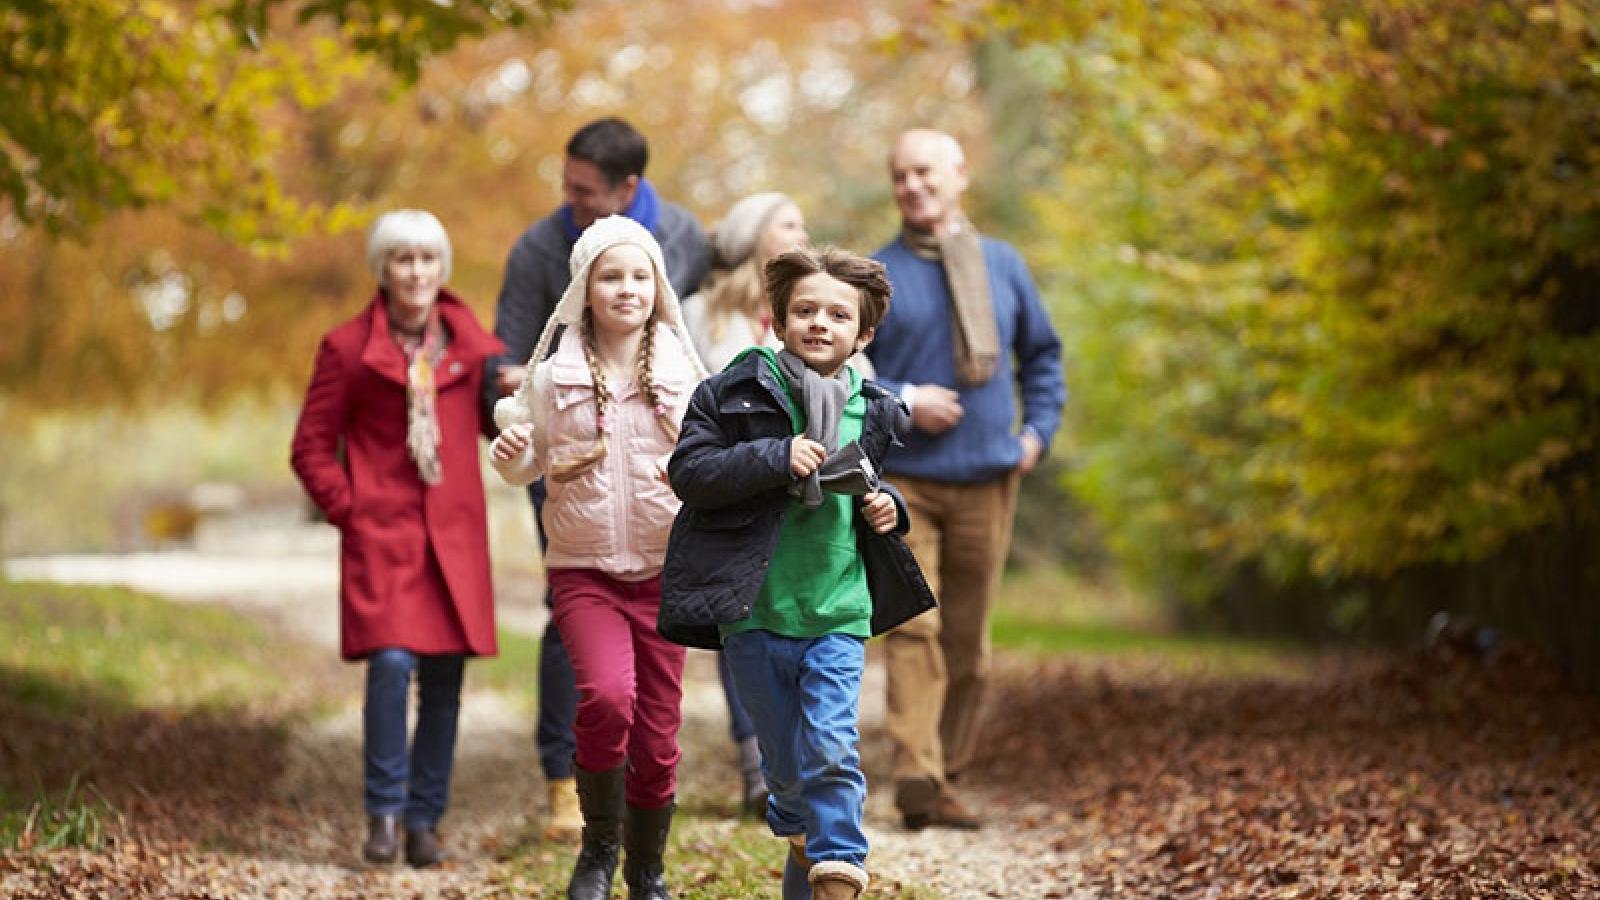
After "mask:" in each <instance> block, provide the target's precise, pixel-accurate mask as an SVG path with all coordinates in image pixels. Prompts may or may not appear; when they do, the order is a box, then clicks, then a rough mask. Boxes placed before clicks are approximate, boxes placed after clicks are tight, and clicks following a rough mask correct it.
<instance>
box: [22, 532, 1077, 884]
mask: <svg viewBox="0 0 1600 900" xmlns="http://www.w3.org/2000/svg"><path fill="white" fill-rule="evenodd" d="M8 569H9V571H10V572H11V574H12V575H13V577H43V578H49V579H52V580H60V581H80V582H94V583H119V584H126V585H129V586H133V587H137V588H139V589H141V590H146V591H150V592H152V593H157V594H162V595H164V596H169V597H173V598H176V599H180V600H186V601H193V602H208V603H209V602H216V603H223V604H226V605H228V606H230V607H232V608H234V609H237V610H239V611H241V612H244V613H246V614H247V615H250V616H252V617H255V618H258V619H260V620H262V621H264V622H266V623H268V624H269V625H270V626H271V627H273V628H274V629H275V630H281V631H283V632H286V633H288V634H291V635H293V636H295V637H298V638H300V639H303V640H305V641H306V642H308V643H310V644H312V645H314V646H315V647H317V648H319V651H322V652H325V654H326V658H327V660H328V661H329V662H328V665H326V666H314V667H311V668H309V669H308V670H307V671H305V673H304V677H305V678H307V679H312V680H314V681H315V682H316V683H315V685H314V686H311V687H310V688H309V689H310V690H312V691H315V692H316V694H317V695H318V696H319V697H320V698H321V700H322V702H321V705H322V707H323V708H325V709H327V710H328V711H327V712H326V713H325V714H323V715H321V716H319V717H317V718H314V719H311V720H308V721H299V722H296V723H294V724H293V725H292V727H291V729H290V731H289V733H288V734H287V735H286V736H284V741H285V744H284V747H283V760H284V762H283V766H282V769H281V771H276V772H274V773H272V774H271V775H270V781H271V783H269V784H261V785H260V786H259V799H260V803H259V804H258V805H257V807H256V808H253V809H240V810H233V811H230V810H229V809H227V808H226V807H227V804H228V803H232V804H234V805H241V804H245V805H248V804H249V803H250V798H249V797H248V796H246V797H242V798H238V797H236V798H233V799H232V800H229V801H225V802H223V804H222V806H223V808H222V809H221V810H220V811H218V810H216V809H212V810H210V811H208V812H207V813H206V815H208V816H212V815H215V816H218V817H220V818H222V819H224V820H227V819H229V818H230V816H237V820H236V821H232V822H230V821H223V822H221V823H219V824H218V826H217V829H216V833H217V834H219V835H222V837H220V838H218V839H217V840H216V844H217V845H216V846H214V847H209V848H202V847H185V846H183V845H182V843H180V844H179V845H177V846H176V847H174V846H170V845H168V844H165V843H163V844H161V845H160V849H159V850H158V851H152V850H150V849H149V848H147V847H144V846H138V845H134V846H123V847H121V848H115V849H114V850H113V851H112V852H110V853H102V854H56V855H55V858H54V860H53V864H52V865H51V866H50V867H48V868H47V869H46V870H44V871H40V870H37V869H31V868H26V867H22V868H19V867H17V866H15V865H12V866H0V895H3V896H14V897H55V896H60V895H63V892H66V891H67V890H68V889H69V888H83V889H88V893H87V894H85V895H86V896H94V895H95V894H96V893H97V892H98V891H97V890H96V886H97V885H98V886H100V888H102V889H104V888H106V887H108V886H110V885H114V884H120V885H121V886H122V887H123V888H124V889H131V890H130V892H129V893H128V894H127V895H128V896H170V897H240V896H249V897H295V898H301V897H328V898H344V897H389V896H392V897H418V896H420V897H452V898H454V897H480V896H499V895H500V894H499V893H497V890H496V887H495V884H496V879H495V878H494V876H495V874H496V872H497V871H498V869H499V867H500V866H501V863H500V860H501V859H503V858H504V856H505V854H506V853H507V852H508V851H509V849H510V848H512V847H515V846H517V845H519V844H520V843H522V842H524V841H526V840H528V839H529V836H530V835H532V834H534V833H535V832H536V830H537V826H538V824H539V814H540V806H541V803H542V798H543V795H544V786H543V783H542V778H541V775H540V773H539V767H538V764H537V757H536V756H535V753H534V749H533V743H532V739H531V734H532V721H531V719H532V713H531V710H529V709H526V708H523V707H524V704H523V703H522V702H521V700H520V698H518V697H511V696H508V695H505V694H501V693H497V692H495V691H491V690H486V689H480V688H477V687H474V685H473V681H472V675H471V668H472V667H471V666H470V665H469V667H468V679H467V689H466V692H465V695H464V698H463V708H462V717H461V724H460V732H459V738H458V751H457V762H456V768H455V776H454V781H453V785H452V798H451V808H450V812H449V814H448V816H447V818H446V820H445V822H444V823H443V827H442V829H441V831H442V833H443V834H444V836H445V838H446V841H447V843H448V845H449V847H450V849H451V850H452V851H453V853H454V856H455V862H454V864H453V865H451V866H450V867H449V868H447V869H445V870H442V871H432V872H416V871H413V870H409V869H407V868H405V867H386V868H371V867H368V866H365V865H363V864H362V863H361V861H360V859H359V858H358V846H359V842H360V837H361V829H362V828H363V816H362V813H361V806H360V797H361V785H360V752H361V715H360V705H361V686H362V669H361V667H360V666H355V665H343V664H338V663H337V662H336V661H335V660H336V647H337V619H336V603H335V600H334V596H335V590H336V575H335V571H334V560H333V555H332V545H331V543H330V542H328V541H327V540H326V539H325V537H320V536H317V535H315V534H313V535H310V536H309V537H307V538H306V539H304V540H303V541H301V542H300V543H297V544H291V545H287V546H286V545H283V544H282V543H281V542H280V544H279V545H278V546H277V548H276V549H275V551H274V552H273V553H271V554H262V553H259V552H250V551H248V550H240V549H238V548H234V549H233V550H232V551H231V552H227V553H215V552H212V553H198V552H187V553H183V552H180V553H166V554H142V555H134V556H126V557H75V558H53V559H47V560H31V561H13V563H12V564H11V565H9V566H8ZM497 591H498V595H497V596H498V601H499V605H500V623H501V627H502V628H503V629H511V630H515V631H520V632H524V633H527V634H537V633H538V632H539V630H540V629H542V628H543V625H544V610H543V605H542V602H540V599H539V592H540V591H541V586H540V585H539V584H537V583H536V582H532V581H530V580H528V579H519V580H515V581H507V582H503V583H501V584H499V585H498V586H497ZM527 675H528V678H529V679H530V681H531V680H532V679H533V678H534V677H535V673H534V672H532V671H530V672H528V673H527ZM882 714H883V683H882V673H881V667H880V666H879V665H878V664H877V663H876V661H875V660H873V661H872V662H870V663H869V670H868V678H867V683H866V686H865V689H864V692H863V723H862V724H863V734H864V741H863V756H864V760H865V764H866V768H867V774H868V781H869V801H868V808H867V812H868V822H867V824H868V834H869V837H870V839H871V842H872V856H871V858H870V859H869V867H870V868H871V870H872V873H873V876H874V878H875V879H877V880H879V881H880V882H885V881H887V882H901V883H905V884H916V885H922V886H927V887H932V888H934V889H936V890H938V891H941V892H942V894H943V896H945V897H948V898H969V897H973V898H977V897H1019V898H1021V897H1068V896H1073V895H1072V894H1071V893H1067V892H1065V888H1064V885H1065V884H1066V882H1065V881H1063V880H1062V875H1063V872H1064V868H1063V867H1064V866H1067V865H1068V864H1070V859H1069V858H1068V857H1067V856H1066V855H1065V854H1064V853H1063V852H1061V851H1059V850H1057V849H1055V846H1054V845H1055V843H1056V835H1057V834H1058V833H1059V832H1058V829H1057V828H1056V827H1054V821H1053V819H1052V812H1051V810H1050V809H1049V808H1048V807H1047V806H1045V805H1044V804H1038V805H1034V806H1029V805H1022V806H1018V805H1015V804H1013V805H1011V806H1010V807H1009V808H1005V809H1002V805H1001V803H1000V802H999V799H998V798H989V797H986V796H985V794H984V792H983V791H982V789H981V787H978V786H973V787H971V789H970V790H969V793H970V795H971V797H972V798H973V799H974V800H975V801H977V802H978V803H979V805H982V806H987V807H989V808H990V809H991V810H993V811H994V812H995V815H996V818H995V822H994V824H993V825H992V826H991V827H989V828H988V829H986V830H984V831H981V832H978V833H976V834H973V833H957V832H942V831H925V832H921V833H917V834H911V833H907V832H905V831H903V830H902V829H900V828H899V826H898V819H897V816H896V815H895V813H894V810H893V806H892V802H891V799H890V793H891V792H890V791H889V790H888V789H887V785H888V779H887V774H886V773H887V741H886V738H885V737H884V735H883V731H882V725H881V723H882ZM681 742H682V744H683V748H684V756H683V763H682V764H681V766H680V781H681V785H680V796H681V797H682V798H684V800H685V801H687V802H688V803H691V804H693V803H696V800H695V799H694V798H715V799H712V800H709V801H706V802H705V804H704V805H708V806H712V807H720V808H727V809H734V808H736V796H737V793H736V792H737V782H738V777H737V774H736V770H735V768H734V751H733V748H732V745H731V743H730V741H729V739H728V737H727V714H726V709H725V707H724V703H723V699H722V693H721V688H720V686H719V684H718V682H717V675H716V666H715V663H714V658H713V657H712V656H711V655H710V654H705V653H701V652H698V651H696V652H692V653H691V654H690V662H689V666H688V670H687V674H686V679H685V700H684V725H683V731H682V734H681ZM990 801H993V802H990ZM150 814H151V815H161V813H160V812H159V811H151V812H150ZM146 824H148V823H146ZM170 825H171V827H170V828H169V827H160V828H154V829H152V831H154V832H156V833H176V834H180V835H181V834H184V833H186V832H185V829H184V827H183V823H181V822H180V823H170ZM141 885H142V887H141ZM559 887H560V886H550V890H549V891H548V892H547V893H546V894H545V896H557V895H559ZM773 895H774V896H776V885H774V893H773Z"/></svg>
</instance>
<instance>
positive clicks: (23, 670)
mask: <svg viewBox="0 0 1600 900" xmlns="http://www.w3.org/2000/svg"><path fill="white" fill-rule="evenodd" d="M0 634H4V635H5V640H3V641H0V690H3V691H5V692H6V693H9V694H11V695H12V697H13V699H15V700H18V701H20V702H23V703H25V704H26V705H28V706H32V707H37V708H41V709H44V710H47V711H54V712H59V713H63V714H66V713H69V712H70V711H72V710H74V709H76V708H78V707H80V706H81V705H82V702H83V700H84V698H85V697H88V696H92V697H94V698H96V700H97V701H98V702H103V703H108V704H110V705H113V706H119V707H123V708H130V709H131V708H147V709H148V708H164V709H180V710H189V709H208V708H209V709H220V708H227V707H233V706H239V705H244V704H247V703H250V702H252V701H256V700H260V699H264V698H269V697H272V696H274V695H276V694H278V693H279V692H280V691H282V690H283V689H284V688H285V686H286V681H285V678H284V672H285V671H286V668H287V667H286V666H285V660H284V659H283V658H282V654H281V652H279V651H280V650H281V648H279V647H275V646H274V642H273V641H272V640H270V639H269V637H268V635H266V634H264V633H263V632H262V630H261V629H259V628H257V627H256V626H255V625H254V624H252V623H250V622H248V621H246V620H245V619H243V618H241V617H239V616H238V615H236V614H234V613H231V612H229V611H228V610H225V609H221V608H218V607H212V606H205V605H200V604H180V603H173V602H171V601H167V600H162V599H160V598H158V597H153V596H150V595H148V594H141V593H138V592H136V591H130V590H126V589H123V588H112V587H83V586H76V585H60V584H50V583H45V582H14V581H4V580H0Z"/></svg>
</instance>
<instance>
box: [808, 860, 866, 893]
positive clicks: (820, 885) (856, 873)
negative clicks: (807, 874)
mask: <svg viewBox="0 0 1600 900" xmlns="http://www.w3.org/2000/svg"><path fill="white" fill-rule="evenodd" d="M866 889H867V870H866V869H863V868H861V867H860V866H853V865H851V864H850V863H847V862H841V861H839V860H824V861H822V862H819V863H816V864H815V865H813V866H812V867H811V896H812V897H813V898H814V900H856V898H857V897H860V896H861V894H862V892H864V891H865V890H866Z"/></svg>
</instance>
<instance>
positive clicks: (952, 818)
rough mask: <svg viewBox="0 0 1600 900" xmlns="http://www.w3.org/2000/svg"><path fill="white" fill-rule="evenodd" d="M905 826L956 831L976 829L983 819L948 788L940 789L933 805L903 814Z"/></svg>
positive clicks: (912, 829)
mask: <svg viewBox="0 0 1600 900" xmlns="http://www.w3.org/2000/svg"><path fill="white" fill-rule="evenodd" d="M905 824H906V828H908V829H910V830H911V831H921V830H922V829H924V828H951V829H954V830H956V831H977V830H978V829H979V828H982V827H983V819H981V818H979V816H978V814H977V813H975V812H973V811H972V810H970V809H967V807H966V806H965V805H964V804H962V802H961V801H960V800H957V799H956V796H955V795H954V794H952V793H950V791H949V789H948V788H947V789H945V790H944V791H941V792H940V794H939V799H937V800H935V801H934V803H933V806H932V807H931V808H929V809H928V810H926V811H924V812H920V813H910V812H908V813H906V814H905Z"/></svg>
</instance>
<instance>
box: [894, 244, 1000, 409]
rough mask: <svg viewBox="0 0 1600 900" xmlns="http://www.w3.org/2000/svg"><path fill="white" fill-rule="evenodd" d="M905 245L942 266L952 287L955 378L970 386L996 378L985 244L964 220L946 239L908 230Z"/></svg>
mask: <svg viewBox="0 0 1600 900" xmlns="http://www.w3.org/2000/svg"><path fill="white" fill-rule="evenodd" d="M902 234H903V235H904V238H905V242H906V246H908V247H910V248H911V250H912V252H913V253H915V254H917V255H918V256H920V257H922V258H923V259H929V260H934V261H936V262H940V263H943V265H944V275H945V279H946V280H947V281H948V282H949V283H950V310H951V317H950V318H951V321H952V322H953V323H954V325H955V328H954V329H952V330H953V331H954V332H955V346H956V378H957V379H959V380H960V381H961V383H962V384H963V385H965V386H967V387H973V386H976V385H980V384H984V383H985V382H987V381H988V380H989V379H990V378H992V377H994V370H995V366H997V365H999V363H1000V333H999V331H998V330H996V328H995V323H994V299H993V298H992V297H991V296H990V295H989V267H988V265H987V264H986V263H984V261H983V239H982V238H981V237H980V236H979V235H978V230H977V229H976V228H973V227H972V223H971V222H968V221H967V220H966V219H965V218H962V219H958V220H957V221H956V222H955V223H954V224H953V225H952V227H951V228H950V230H949V232H948V233H946V234H945V235H944V236H942V237H941V236H939V235H936V234H929V233H927V232H920V231H913V230H912V229H910V228H906V229H903V231H902Z"/></svg>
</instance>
